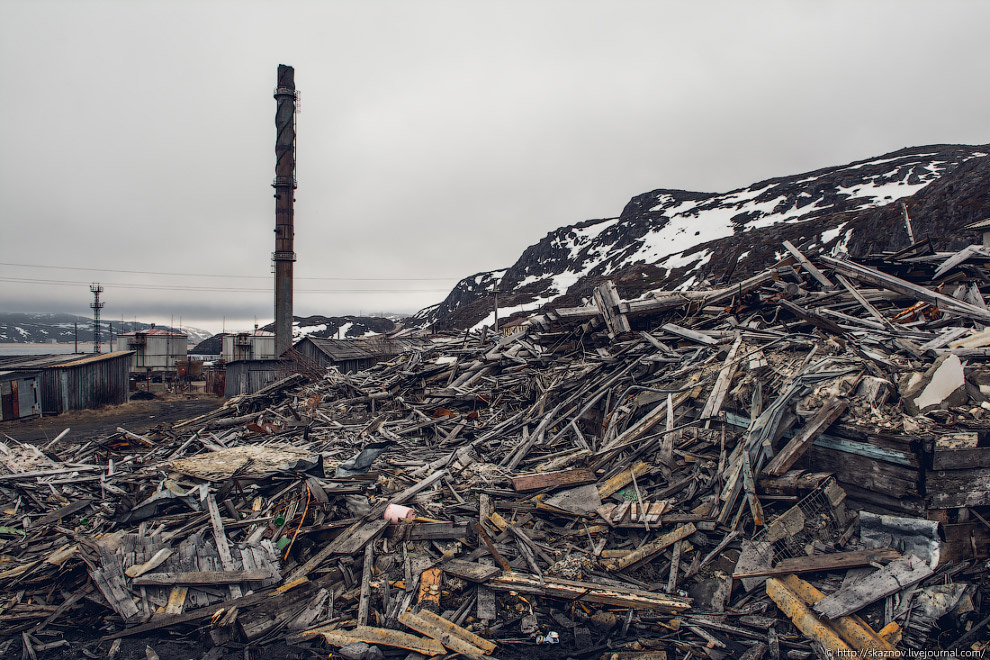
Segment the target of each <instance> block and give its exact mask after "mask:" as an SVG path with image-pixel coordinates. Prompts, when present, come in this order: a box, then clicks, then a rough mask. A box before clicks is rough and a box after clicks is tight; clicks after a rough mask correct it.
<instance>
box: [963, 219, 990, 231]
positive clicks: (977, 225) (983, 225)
mask: <svg viewBox="0 0 990 660" xmlns="http://www.w3.org/2000/svg"><path fill="white" fill-rule="evenodd" d="M963 229H990V218H987V219H986V220H977V221H976V222H971V223H969V224H968V225H965V226H963Z"/></svg>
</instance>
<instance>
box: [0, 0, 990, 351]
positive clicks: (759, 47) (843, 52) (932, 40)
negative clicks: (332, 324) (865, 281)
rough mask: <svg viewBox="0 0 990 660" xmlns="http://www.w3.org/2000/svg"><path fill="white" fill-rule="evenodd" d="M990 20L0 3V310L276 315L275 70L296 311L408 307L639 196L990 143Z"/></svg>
mask: <svg viewBox="0 0 990 660" xmlns="http://www.w3.org/2000/svg"><path fill="white" fill-rule="evenodd" d="M988 25H990V3H987V2H978V1H976V0H973V1H970V2H951V1H949V2H946V1H941V2H934V1H932V2H910V1H905V0H891V1H879V0H871V1H869V2H864V1H862V0H858V1H856V2H827V1H819V2H791V1H789V2H760V1H747V2H738V1H732V2H713V1H707V2H671V1H664V0H650V1H644V2H631V1H623V0H608V1H601V2H597V1H595V2H592V1H588V2H583V1H581V0H565V1H560V2H541V1H538V0H527V1H521V2H512V1H510V0H497V1H490V2H483V1H476V2H469V1H465V0H452V1H450V2H442V1H432V0H431V1H425V0H424V1H412V0H396V1H394V2H384V1H374V0H358V1H354V2H343V1H334V0H321V1H313V2H278V3H275V2H271V3H269V2H264V3H262V2H247V1H244V0H238V1H237V2H229V3H227V2H211V1H208V0H197V1H195V2H193V1H190V2H176V1H169V2H164V1H154V0H146V1H143V2H133V1H127V2H88V1H84V0H74V1H72V2H69V1H65V2H45V1H41V0H26V1H23V2H19V1H12V0H0V89H2V90H3V92H2V98H3V102H2V103H0V263H2V265H0V310H3V311H51V312H56V311H57V312H71V313H79V314H89V302H90V301H91V299H92V297H91V294H90V293H89V283H90V282H91V281H100V282H101V283H102V284H103V285H104V287H105V293H104V299H105V300H106V307H105V309H104V316H105V317H107V318H111V319H113V318H116V319H119V318H120V317H121V316H123V317H125V318H127V319H128V320H130V319H133V318H134V317H137V318H138V319H140V320H146V321H159V322H163V321H164V322H167V321H168V320H169V319H170V318H172V317H174V318H175V320H176V322H178V319H179V318H180V317H181V318H182V319H183V323H184V324H191V325H195V326H198V327H203V328H206V329H208V330H211V331H219V330H220V326H221V323H222V319H223V318H224V317H226V319H227V329H231V328H232V327H233V328H234V329H246V328H247V327H249V326H250V323H252V322H253V320H254V318H257V319H258V321H259V322H260V323H267V322H269V321H270V320H272V318H273V316H274V313H273V311H272V307H273V304H272V294H271V293H270V291H271V286H272V282H271V277H272V276H271V274H270V257H271V252H272V251H273V250H274V233H273V228H274V199H273V197H272V194H273V190H272V188H271V187H270V184H271V181H272V178H273V176H274V141H275V127H274V116H275V101H274V99H273V98H272V91H273V88H274V86H275V78H276V70H277V67H278V65H279V64H280V63H281V64H288V65H291V66H294V67H295V69H296V85H297V87H298V89H299V90H301V92H302V103H301V112H300V114H299V115H298V140H297V154H298V165H297V178H298V181H299V189H298V190H297V191H296V200H297V202H296V215H295V221H296V252H297V254H298V262H297V264H296V275H297V280H296V286H295V290H296V294H295V313H296V314H297V315H308V314H325V315H335V314H346V313H352V314H356V313H358V312H363V313H365V314H368V313H377V312H381V311H385V312H389V311H392V312H413V311H416V310H417V309H419V308H422V307H424V306H426V305H429V304H431V303H434V302H438V301H439V300H441V299H442V298H443V297H444V296H445V295H446V293H447V291H449V289H450V287H451V286H452V285H453V284H454V283H455V282H456V280H458V279H460V278H461V277H464V276H467V275H470V274H473V273H475V272H479V271H483V270H491V269H495V268H499V267H504V266H508V265H510V264H512V263H513V262H514V261H515V260H516V259H517V258H518V256H519V255H520V254H521V252H522V251H523V250H524V249H525V248H526V247H527V246H528V245H531V244H532V243H535V242H537V241H538V240H540V239H541V238H542V237H543V236H544V235H545V234H546V233H547V232H549V231H551V230H553V229H555V228H557V227H559V226H562V225H567V224H571V223H574V222H579V221H581V220H584V219H588V218H603V217H613V216H616V215H618V214H619V212H620V211H621V210H622V207H623V206H624V205H625V203H626V202H627V201H628V200H629V198H630V197H632V196H634V195H637V194H639V193H643V192H647V191H649V190H652V189H655V188H661V187H663V188H683V189H687V190H699V191H707V192H724V191H728V190H731V189H733V188H738V187H742V186H746V185H748V184H750V183H753V182H755V181H759V180H761V179H766V178H769V177H773V176H783V175H789V174H797V173H800V172H804V171H808V170H813V169H817V168H820V167H826V166H830V165H839V164H844V163H847V162H850V161H853V160H857V159H861V158H867V157H870V156H875V155H879V154H882V153H885V152H888V151H893V150H896V149H899V148H902V147H907V146H917V145H924V144H933V143H964V144H984V143H987V142H990V129H988V124H987V110H988V105H990V103H988V101H990V86H988V85H987V84H986V83H987V80H988V79H990V75H988V74H990V71H988V69H990V53H988V52H987V51H988V49H990V41H988V40H987V38H986V28H987V26H988ZM29 266H30V267H29ZM87 269H92V270H87ZM136 271H140V272H136ZM176 274H186V275H185V276H182V275H176ZM188 275H196V277H191V276H188ZM318 278H324V279H318ZM358 290H361V291H363V292H362V293H355V291H358Z"/></svg>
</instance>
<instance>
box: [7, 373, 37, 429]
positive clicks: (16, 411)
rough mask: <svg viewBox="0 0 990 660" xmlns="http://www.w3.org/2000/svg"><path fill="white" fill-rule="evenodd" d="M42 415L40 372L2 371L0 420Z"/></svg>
mask: <svg viewBox="0 0 990 660" xmlns="http://www.w3.org/2000/svg"><path fill="white" fill-rule="evenodd" d="M40 415H41V393H40V392H39V391H38V373H37V372H24V373H18V372H16V371H0V422H7V421H10V420H12V419H25V418H27V417H39V416H40Z"/></svg>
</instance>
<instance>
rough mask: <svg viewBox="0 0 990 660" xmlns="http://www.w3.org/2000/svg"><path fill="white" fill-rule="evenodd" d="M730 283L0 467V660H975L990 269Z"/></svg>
mask: <svg viewBox="0 0 990 660" xmlns="http://www.w3.org/2000/svg"><path fill="white" fill-rule="evenodd" d="M783 249H784V252H783V254H784V255H785V257H784V259H783V260H781V261H780V262H779V263H777V264H774V265H773V266H772V267H770V268H768V269H767V270H766V271H764V272H761V273H758V274H755V275H753V276H752V277H749V278H747V279H745V280H743V281H740V282H735V283H725V284H721V285H719V284H710V283H706V284H705V285H699V286H697V287H695V288H694V289H689V290H683V291H654V292H652V293H651V294H649V295H647V296H644V297H641V298H638V299H635V300H622V299H621V297H620V294H619V291H618V290H617V289H616V287H615V286H614V285H613V284H612V283H611V282H609V281H604V282H602V283H601V285H600V286H599V287H598V288H597V289H596V290H595V294H594V300H593V301H589V303H588V304H587V305H585V306H582V307H574V308H566V309H554V310H548V311H545V313H543V314H542V315H540V316H538V317H534V318H532V319H530V323H529V324H528V325H526V326H524V330H523V331H522V332H518V333H514V334H509V335H505V336H502V335H495V336H491V335H489V334H488V332H487V331H485V330H483V331H481V332H465V333H461V334H460V335H457V336H447V337H441V338H437V340H436V341H435V343H434V348H433V349H431V350H428V351H420V352H408V353H402V354H399V355H396V356H395V357H394V358H392V359H390V360H389V361H387V362H382V363H380V364H378V365H376V366H375V367H373V368H371V369H368V370H366V371H362V372H358V373H351V374H343V373H339V372H338V371H336V370H334V369H329V370H326V369H321V370H317V369H314V368H313V365H311V364H305V365H304V364H300V365H299V369H298V370H296V373H286V375H285V377H284V378H282V379H280V380H278V381H277V382H275V383H272V384H270V385H268V386H267V387H265V388H264V389H263V390H261V391H258V392H255V393H253V394H250V395H243V396H239V397H235V398H232V399H229V400H227V401H226V402H225V403H224V404H223V405H222V406H220V407H218V408H217V409H215V410H212V411H209V412H206V413H204V414H200V415H198V416H195V417H190V418H187V419H184V420H182V421H176V422H169V423H161V424H158V425H156V426H155V427H154V428H152V429H150V430H138V431H135V430H134V429H127V428H125V427H124V426H121V427H120V428H118V429H116V430H114V431H113V432H111V433H107V434H106V435H104V436H103V437H99V438H94V439H91V440H87V441H74V439H73V436H72V434H71V433H70V434H68V435H67V436H66V437H65V438H63V439H62V441H61V442H60V443H58V444H57V445H52V446H50V445H40V446H37V445H34V444H31V443H29V442H25V441H22V440H19V439H18V438H16V437H14V434H13V433H10V432H9V431H6V430H5V437H3V438H2V440H3V442H2V444H0V656H2V657H4V658H13V657H17V656H18V655H19V656H20V657H22V658H31V659H32V660H35V659H39V658H40V659H41V660H44V659H46V658H67V657H88V658H111V659H112V658H130V657H142V658H148V659H152V660H153V659H154V658H163V659H165V660H168V659H170V658H179V657H190V658H209V659H211V660H218V659H220V658H234V657H237V658H265V657H270V658H283V657H284V658H310V657H320V658H326V657H328V655H329V656H330V657H333V658H338V657H340V658H351V659H371V658H383V657H394V658H410V659H413V658H425V657H434V656H448V657H454V656H457V655H461V656H465V657H495V658H523V657H525V658H561V659H563V658H595V659H598V658H601V659H604V660H633V659H640V660H661V659H666V658H671V659H673V658H679V659H684V660H687V659H689V658H713V659H715V660H720V659H722V658H745V659H746V660H758V659H760V658H770V659H773V660H779V659H780V658H793V659H796V660H801V659H805V658H834V657H836V656H837V655H839V654H844V655H846V657H852V655H854V654H855V655H857V656H858V657H899V656H900V655H904V656H905V657H906V656H908V653H909V651H919V650H926V651H935V650H938V651H947V652H949V651H952V652H957V653H959V652H967V653H970V654H972V653H973V652H979V651H982V650H984V649H985V648H986V646H987V643H988V642H987V639H988V632H987V623H988V621H990V600H988V597H990V593H988V588H990V583H988V580H987V575H988V573H987V562H988V549H990V522H988V519H990V437H988V435H987V430H988V428H990V365H988V362H987V360H988V358H990V330H988V329H987V327H988V326H990V310H988V309H987V305H986V303H985V302H984V298H983V294H982V293H981V287H986V286H987V285H988V284H990V279H988V278H987V275H986V269H987V265H988V263H990V251H987V250H985V249H983V248H981V247H977V246H973V247H971V248H967V249H966V250H963V251H962V252H959V253H937V252H934V251H933V250H932V249H931V246H930V244H926V243H924V242H923V243H920V244H917V245H915V246H912V247H911V248H909V249H907V250H903V251H901V252H899V253H897V254H883V255H874V256H872V257H871V258H869V259H863V260H861V262H857V261H854V260H852V259H849V258H838V257H831V256H826V255H810V254H809V255H806V254H804V253H802V252H801V251H800V250H799V249H798V248H797V247H795V246H793V245H791V244H789V243H786V242H785V244H784V248H783Z"/></svg>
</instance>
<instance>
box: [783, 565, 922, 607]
mask: <svg viewBox="0 0 990 660" xmlns="http://www.w3.org/2000/svg"><path fill="white" fill-rule="evenodd" d="M933 572H934V571H932V569H931V567H929V566H928V564H926V563H925V562H923V561H922V560H920V559H918V558H917V557H915V556H914V555H912V554H906V555H904V556H903V557H901V558H900V559H898V560H897V561H893V562H891V563H889V564H887V565H886V566H884V567H883V568H881V569H879V570H878V571H876V572H875V573H873V574H871V575H868V576H866V577H865V578H863V579H862V580H859V581H858V582H856V583H854V584H852V585H851V586H848V587H845V588H843V589H839V590H838V591H836V592H835V593H834V594H831V595H830V596H827V597H826V598H823V599H822V600H821V601H819V602H818V603H817V604H816V605H815V606H814V610H815V612H817V613H818V614H821V615H822V616H826V617H828V618H829V619H837V618H839V617H842V616H847V615H849V614H854V613H856V612H858V611H859V610H861V609H863V608H864V607H866V606H867V605H870V604H871V603H875V602H877V601H878V600H880V599H881V598H886V597H887V596H890V595H891V594H895V593H897V592H898V591H900V590H902V589H906V588H907V587H910V586H911V585H912V584H916V583H918V582H920V581H921V580H924V579H925V578H926V577H928V576H929V575H931V574H932V573H933ZM768 584H769V582H768Z"/></svg>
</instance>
